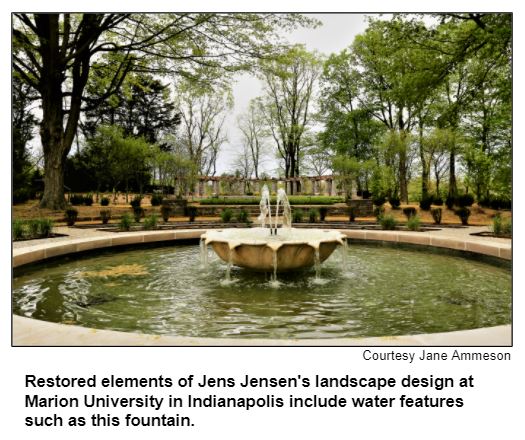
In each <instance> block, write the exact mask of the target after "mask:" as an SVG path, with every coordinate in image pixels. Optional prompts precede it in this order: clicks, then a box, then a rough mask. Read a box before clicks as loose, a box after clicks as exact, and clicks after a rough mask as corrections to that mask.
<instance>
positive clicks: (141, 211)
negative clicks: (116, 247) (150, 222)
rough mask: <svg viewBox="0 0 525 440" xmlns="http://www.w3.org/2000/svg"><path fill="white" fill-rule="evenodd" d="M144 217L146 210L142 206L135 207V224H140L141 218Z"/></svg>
mask: <svg viewBox="0 0 525 440" xmlns="http://www.w3.org/2000/svg"><path fill="white" fill-rule="evenodd" d="M143 216H144V209H143V208H141V207H140V206H134V207H133V217H135V222H136V223H140V218H141V217H143Z"/></svg>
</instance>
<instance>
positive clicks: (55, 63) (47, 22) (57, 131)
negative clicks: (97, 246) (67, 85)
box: [36, 14, 71, 210]
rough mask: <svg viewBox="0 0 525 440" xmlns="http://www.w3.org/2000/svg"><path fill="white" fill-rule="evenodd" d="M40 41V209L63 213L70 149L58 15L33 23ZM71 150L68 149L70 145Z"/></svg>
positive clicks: (40, 17) (38, 19)
mask: <svg viewBox="0 0 525 440" xmlns="http://www.w3.org/2000/svg"><path fill="white" fill-rule="evenodd" d="M36 23H37V26H38V29H39V34H40V35H41V36H42V37H41V52H42V73H41V75H42V78H41V81H40V93H41V96H42V122H41V123H40V137H41V141H42V147H43V150H44V194H43V197H42V200H41V201H40V207H41V208H49V209H53V210H59V209H64V208H65V206H66V200H65V198H64V164H65V158H66V156H67V153H68V151H69V149H66V148H65V147H64V132H63V125H62V124H63V116H64V113H63V109H62V81H63V77H62V66H61V64H60V56H59V32H58V15H56V14H51V15H49V16H48V17H42V16H39V18H37V20H36ZM70 147H71V145H70Z"/></svg>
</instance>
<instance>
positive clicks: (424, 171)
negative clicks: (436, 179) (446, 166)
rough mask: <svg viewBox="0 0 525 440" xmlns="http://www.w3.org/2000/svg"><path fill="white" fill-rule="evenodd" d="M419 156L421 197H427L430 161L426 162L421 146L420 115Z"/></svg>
mask: <svg viewBox="0 0 525 440" xmlns="http://www.w3.org/2000/svg"><path fill="white" fill-rule="evenodd" d="M419 157H420V160H421V198H422V199H425V198H427V197H428V187H429V180H430V162H427V160H426V157H425V149H424V147H423V123H422V122H421V116H420V121H419Z"/></svg>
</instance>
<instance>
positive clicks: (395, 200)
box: [388, 196, 401, 209]
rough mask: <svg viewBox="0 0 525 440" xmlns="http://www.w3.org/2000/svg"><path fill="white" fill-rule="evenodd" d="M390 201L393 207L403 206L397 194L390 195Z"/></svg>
mask: <svg viewBox="0 0 525 440" xmlns="http://www.w3.org/2000/svg"><path fill="white" fill-rule="evenodd" d="M388 202H389V203H390V206H391V207H392V209H399V207H400V206H401V199H400V198H399V197H397V196H395V197H389V199H388Z"/></svg>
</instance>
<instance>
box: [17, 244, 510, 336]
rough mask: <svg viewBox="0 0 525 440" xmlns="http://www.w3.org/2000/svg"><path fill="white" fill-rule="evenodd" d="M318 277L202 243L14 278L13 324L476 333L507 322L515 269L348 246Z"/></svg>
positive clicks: (104, 257) (69, 262) (179, 330)
mask: <svg viewBox="0 0 525 440" xmlns="http://www.w3.org/2000/svg"><path fill="white" fill-rule="evenodd" d="M342 252H343V251H342V249H341V250H340V251H336V252H335V253H334V255H332V257H331V258H329V259H328V260H327V261H326V262H325V263H324V264H323V266H322V273H321V279H316V277H315V272H314V271H313V270H310V271H302V272H296V273H287V274H280V275H279V276H278V280H279V283H278V285H276V283H272V282H271V274H264V273H252V272H249V271H247V270H244V269H240V268H233V269H232V273H231V277H232V281H231V282H229V283H225V282H224V275H225V269H226V264H225V263H223V262H222V261H221V260H219V259H218V258H217V257H216V256H215V255H214V254H213V253H212V252H211V251H210V254H209V263H208V266H207V267H203V266H202V265H201V262H200V256H199V246H198V245H194V244H189V245H188V244H184V245H180V244H177V245H170V246H163V247H156V248H140V249H134V250H129V249H128V250H124V251H120V252H115V250H113V251H100V252H99V253H98V254H95V255H94V254H90V255H87V256H82V257H76V258H73V257H71V258H68V259H60V260H55V261H50V262H47V263H46V262H43V263H39V264H36V265H32V266H29V267H25V268H20V269H16V270H15V277H14V281H13V307H14V313H16V314H18V315H21V316H27V317H32V318H35V319H41V320H45V321H51V322H57V323H64V324H72V325H80V326H85V327H93V328H98V329H110V330H120V331H126V332H139V333H149V334H159V335H160V334H163V335H164V334H165V335H179V336H199V337H228V338H236V337H241V338H335V337H355V336H388V335H403V334H418V333H434V332H446V331H452V330H464V329H473V328H479V327H488V326H494V325H500V324H508V323H510V320H511V313H512V301H511V270H510V263H506V262H505V263H497V264H496V262H495V261H491V262H490V263H489V262H487V260H486V259H483V260H478V259H471V258H465V257H464V256H460V255H459V254H457V253H452V252H451V251H438V250H430V249H426V250H424V251H423V250H421V249H414V248H404V247H393V246H391V245H388V246H387V245H377V244H376V245H372V244H363V243H352V242H349V246H348V249H347V251H346V252H347V255H346V267H345V268H343V267H342V264H341V263H342V261H343V260H344V258H343V255H342Z"/></svg>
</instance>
